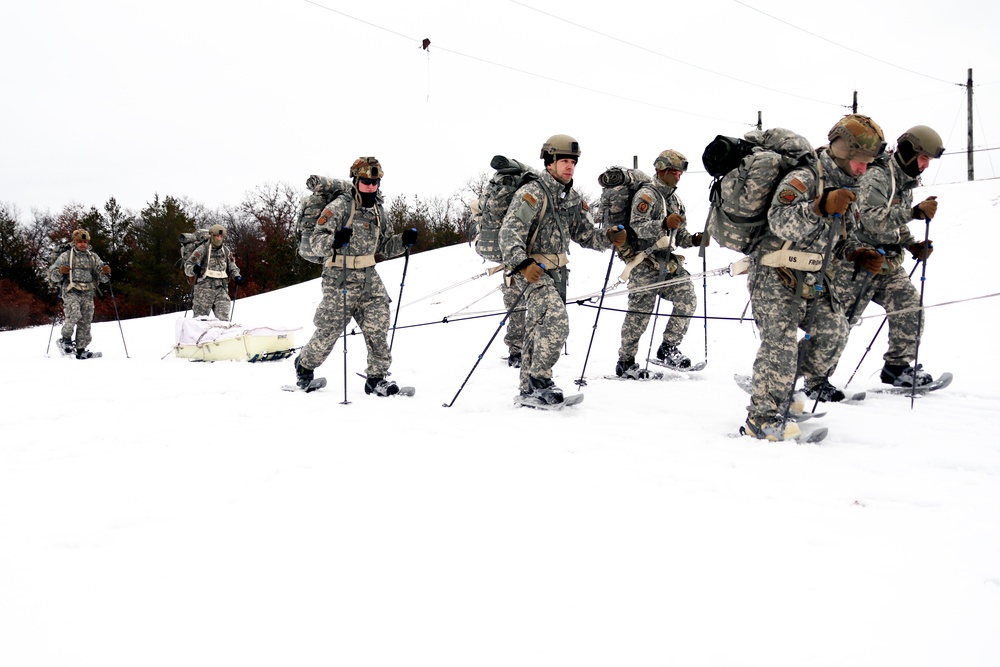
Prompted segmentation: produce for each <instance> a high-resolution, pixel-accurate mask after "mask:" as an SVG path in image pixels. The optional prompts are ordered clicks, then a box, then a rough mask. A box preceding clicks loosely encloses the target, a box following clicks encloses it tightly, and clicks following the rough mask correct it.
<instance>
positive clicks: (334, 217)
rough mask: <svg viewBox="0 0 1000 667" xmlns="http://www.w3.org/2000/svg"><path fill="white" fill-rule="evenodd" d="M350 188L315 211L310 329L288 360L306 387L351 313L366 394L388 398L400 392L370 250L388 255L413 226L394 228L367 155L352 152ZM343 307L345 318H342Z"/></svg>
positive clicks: (407, 240) (413, 233)
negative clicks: (362, 354) (318, 271)
mask: <svg viewBox="0 0 1000 667" xmlns="http://www.w3.org/2000/svg"><path fill="white" fill-rule="evenodd" d="M350 176H351V180H352V182H353V184H354V187H353V188H352V189H351V191H349V192H344V193H342V194H340V195H339V196H338V197H337V198H336V199H334V200H333V201H331V202H330V203H329V204H327V205H326V208H324V209H323V212H322V213H320V216H319V219H318V220H317V221H316V229H315V230H314V231H313V235H312V241H311V243H312V254H314V255H318V256H320V257H326V261H324V262H323V281H322V289H323V298H322V300H321V301H320V303H319V306H318V307H317V308H316V314H315V316H314V317H313V322H314V323H315V325H316V331H315V332H314V333H313V335H312V338H310V339H309V342H308V343H306V345H305V346H304V347H303V348H302V352H301V353H299V356H298V357H296V359H295V377H296V384H297V385H298V386H299V387H300V388H302V389H307V388H309V385H310V383H311V382H313V380H314V379H315V378H314V372H313V371H314V369H316V368H317V367H319V366H320V365H321V364H322V363H323V362H324V361H326V359H327V357H329V356H330V352H331V351H332V350H333V346H334V344H335V343H336V342H337V339H338V338H340V336H341V334H342V333H343V332H344V329H345V328H346V326H347V324H348V323H349V322H350V320H351V318H353V319H354V321H355V322H357V324H358V327H359V328H360V329H361V334H362V336H363V337H364V339H365V346H366V347H367V349H368V366H367V368H366V372H365V375H366V380H365V393H366V394H374V395H375V396H391V395H393V394H397V393H399V387H398V386H397V385H396V383H395V382H394V381H392V380H386V376H387V375H388V374H389V366H390V365H391V364H392V354H391V353H390V351H389V345H388V341H387V333H388V331H389V303H390V302H391V299H390V298H389V293H388V292H387V291H386V289H385V285H384V284H383V283H382V279H381V278H380V277H379V275H378V271H376V270H375V255H376V254H380V255H382V256H385V257H395V256H396V255H401V254H403V252H404V251H406V250H407V249H408V248H409V247H410V246H412V245H413V244H414V243H416V241H417V230H416V229H407V230H405V231H404V232H402V233H401V234H395V233H393V228H392V222H391V221H390V220H389V216H388V215H387V214H386V212H385V207H384V206H383V204H382V202H383V197H382V193H381V185H382V178H383V177H384V176H385V171H384V170H383V169H382V165H381V163H379V161H378V160H377V159H375V158H374V157H359V158H358V159H357V160H355V161H354V162H353V163H352V164H351V168H350ZM345 311H346V318H345Z"/></svg>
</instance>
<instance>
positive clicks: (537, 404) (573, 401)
mask: <svg viewBox="0 0 1000 667" xmlns="http://www.w3.org/2000/svg"><path fill="white" fill-rule="evenodd" d="M582 402H583V394H570V395H569V396H566V397H565V398H563V401H562V403H551V404H550V403H545V402H542V401H540V400H539V399H537V398H532V397H531V396H521V395H520V394H518V395H517V396H515V397H514V404H515V405H516V406H517V407H525V408H534V409H536V410H562V409H563V408H565V407H568V406H571V405H579V404H580V403H582Z"/></svg>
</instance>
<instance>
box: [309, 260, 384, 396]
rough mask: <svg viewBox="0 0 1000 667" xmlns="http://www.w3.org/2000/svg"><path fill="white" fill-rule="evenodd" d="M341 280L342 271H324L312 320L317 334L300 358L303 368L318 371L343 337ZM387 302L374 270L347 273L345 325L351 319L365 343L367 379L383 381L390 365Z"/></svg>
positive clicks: (349, 271) (330, 268)
mask: <svg viewBox="0 0 1000 667" xmlns="http://www.w3.org/2000/svg"><path fill="white" fill-rule="evenodd" d="M343 277H344V269H338V268H336V267H327V268H325V269H323V300H322V301H320V303H319V307H318V308H316V315H315V316H314V317H313V324H315V325H316V331H315V332H314V333H313V335H312V338H310V339H309V342H308V343H306V345H305V347H303V348H302V352H301V354H299V363H300V364H301V365H302V366H304V367H305V368H317V367H318V366H320V365H321V364H322V363H323V362H324V361H326V358H327V357H329V356H330V352H331V351H332V350H333V346H334V345H335V344H336V342H337V338H339V337H340V336H341V334H343V333H344V326H345V324H346V322H345V321H344V291H343V289H342V285H343ZM390 302H391V299H390V298H389V294H388V292H386V291H385V285H383V284H382V279H381V278H379V275H378V273H377V272H376V271H375V269H374V268H373V267H372V268H368V269H348V270H347V317H348V322H349V321H350V318H352V317H353V318H354V321H355V322H357V323H358V327H360V328H361V335H362V336H363V337H364V339H365V346H366V347H367V348H368V367H367V369H366V370H365V375H367V376H368V377H385V376H386V373H388V372H389V366H390V365H392V354H390V352H389V344H388V343H387V342H386V333H387V332H388V331H389V303H390ZM345 344H346V343H345Z"/></svg>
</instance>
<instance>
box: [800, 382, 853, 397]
mask: <svg viewBox="0 0 1000 667" xmlns="http://www.w3.org/2000/svg"><path fill="white" fill-rule="evenodd" d="M806 396H808V397H809V398H811V399H812V400H814V401H815V400H817V399H818V400H820V401H822V402H823V403H826V402H827V401H829V402H831V403H837V402H839V401H842V400H844V398H846V396H845V394H844V392H842V391H841V390H839V389H837V388H836V387H834V386H833V385H832V384H830V381H829V380H827V379H826V378H824V379H823V380H821V381H820V382H818V383H816V384H815V385H813V386H812V388H811V389H809V390H808V391H806Z"/></svg>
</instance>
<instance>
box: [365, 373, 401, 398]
mask: <svg viewBox="0 0 1000 667" xmlns="http://www.w3.org/2000/svg"><path fill="white" fill-rule="evenodd" d="M365 393H366V394H375V395H376V396H392V395H393V394H398V393H399V387H398V386H397V385H396V383H395V382H393V381H392V380H386V379H385V378H376V377H370V378H368V379H367V380H365Z"/></svg>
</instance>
